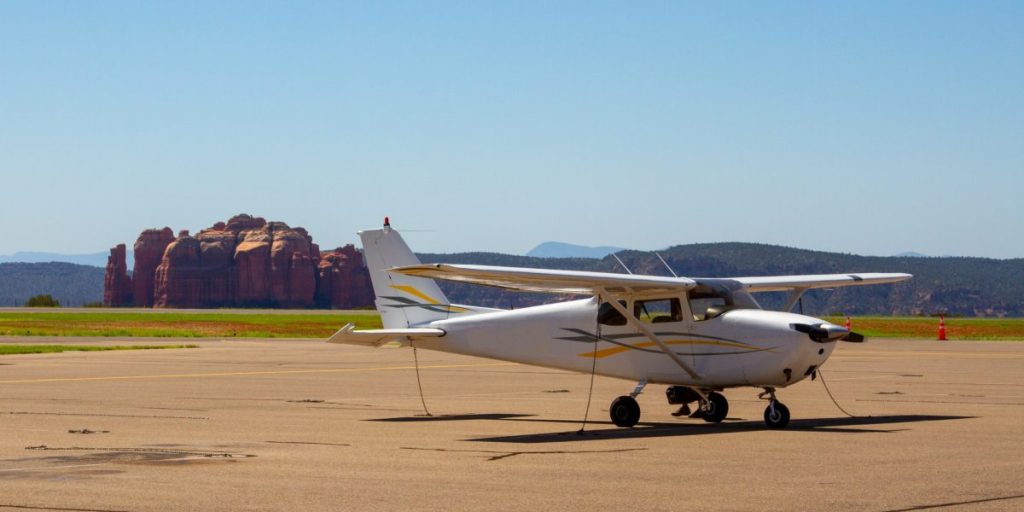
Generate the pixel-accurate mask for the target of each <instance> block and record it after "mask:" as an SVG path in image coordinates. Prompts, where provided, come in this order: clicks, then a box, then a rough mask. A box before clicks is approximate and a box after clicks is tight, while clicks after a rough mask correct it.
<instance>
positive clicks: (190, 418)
mask: <svg viewBox="0 0 1024 512" xmlns="http://www.w3.org/2000/svg"><path fill="white" fill-rule="evenodd" d="M0 414H10V415H15V416H16V415H35V416H88V417H100V418H146V419H166V420H208V419H210V418H207V417H205V416H155V415H152V416H147V415H143V414H106V413H85V412H35V411H0Z"/></svg>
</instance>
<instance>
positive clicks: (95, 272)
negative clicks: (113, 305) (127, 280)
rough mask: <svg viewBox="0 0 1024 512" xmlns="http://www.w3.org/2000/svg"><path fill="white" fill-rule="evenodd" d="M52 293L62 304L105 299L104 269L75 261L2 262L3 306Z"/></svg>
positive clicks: (0, 289) (0, 297)
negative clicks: (75, 262)
mask: <svg viewBox="0 0 1024 512" xmlns="http://www.w3.org/2000/svg"><path fill="white" fill-rule="evenodd" d="M40 294H50V295H52V296H53V297H54V298H56V299H57V300H59V301H60V303H61V305H62V306H81V305H83V304H87V303H90V302H100V301H102V300H103V269H102V268H99V267H96V266H92V265H76V264H74V263H63V262H55V263H0V306H23V305H25V301H27V300H28V299H29V297H32V296H34V295H40Z"/></svg>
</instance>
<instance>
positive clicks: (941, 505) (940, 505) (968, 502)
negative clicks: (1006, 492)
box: [884, 494, 1024, 512]
mask: <svg viewBox="0 0 1024 512" xmlns="http://www.w3.org/2000/svg"><path fill="white" fill-rule="evenodd" d="M1021 498H1024V494H1017V495H1014V496H997V497H994V498H979V499H976V500H964V501H950V502H946V503H935V504H932V505H915V506H912V507H907V508H894V509H889V510H886V511H884V512H911V511H913V510H928V509H930V508H947V507H955V506H957V505H974V504H977V503H988V502H992V501H1006V500H1019V499H1021Z"/></svg>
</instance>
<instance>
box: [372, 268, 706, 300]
mask: <svg viewBox="0 0 1024 512" xmlns="http://www.w3.org/2000/svg"><path fill="white" fill-rule="evenodd" d="M390 271H391V272H398V273H401V274H405V275H409V276H416V277H427V278H432V279H445V280H448V281H458V282H460V283H471V284H480V285H484V286H495V287H498V288H506V289H510V290H519V291H527V292H544V293H566V294H574V295H592V294H594V293H595V291H596V290H599V289H604V290H605V291H607V292H610V293H613V294H619V293H621V294H634V293H637V294H638V293H648V292H653V293H658V292H674V291H679V290H688V289H690V288H693V287H695V286H697V283H696V281H694V280H692V279H687V278H685V277H659V276H637V275H628V274H611V273H607V272H581V271H576V270H550V269H535V268H516V267H491V266H486V265H449V264H446V263H432V264H428V265H409V266H404V267H395V268H392V269H391V270H390Z"/></svg>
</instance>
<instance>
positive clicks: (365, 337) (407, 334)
mask: <svg viewBox="0 0 1024 512" xmlns="http://www.w3.org/2000/svg"><path fill="white" fill-rule="evenodd" d="M355 329H356V326H355V324H351V323H350V324H348V325H346V326H345V327H342V328H341V329H338V332H336V333H334V334H333V335H332V336H331V337H330V338H328V339H327V342H328V343H342V344H345V345H361V346H364V347H379V346H381V345H384V344H386V343H392V342H397V343H400V344H402V345H408V344H409V341H410V340H412V339H415V338H439V337H441V336H444V335H445V332H444V330H442V329H433V328H429V327H423V328H415V329H368V330H365V331H357V330H355Z"/></svg>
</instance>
